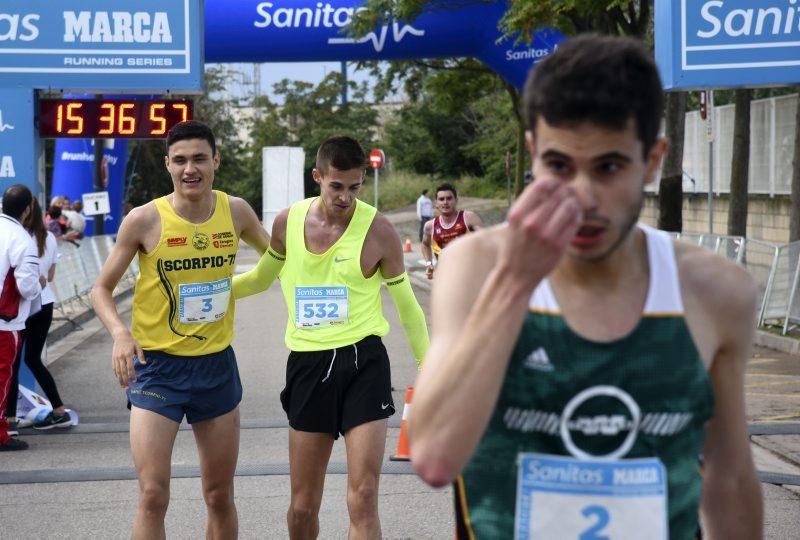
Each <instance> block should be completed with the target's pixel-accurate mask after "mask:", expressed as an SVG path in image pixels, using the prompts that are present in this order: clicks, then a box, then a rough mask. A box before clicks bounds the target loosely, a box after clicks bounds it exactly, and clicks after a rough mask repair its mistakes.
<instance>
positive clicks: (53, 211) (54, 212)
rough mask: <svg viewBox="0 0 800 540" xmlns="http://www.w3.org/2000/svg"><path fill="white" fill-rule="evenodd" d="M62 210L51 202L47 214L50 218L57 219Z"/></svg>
mask: <svg viewBox="0 0 800 540" xmlns="http://www.w3.org/2000/svg"><path fill="white" fill-rule="evenodd" d="M61 214H63V212H62V211H61V207H60V206H58V205H57V204H51V205H50V208H48V209H47V215H48V216H50V219H58V218H60V217H61Z"/></svg>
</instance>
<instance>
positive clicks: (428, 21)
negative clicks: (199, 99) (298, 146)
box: [205, 0, 564, 88]
mask: <svg viewBox="0 0 800 540" xmlns="http://www.w3.org/2000/svg"><path fill="white" fill-rule="evenodd" d="M452 3H453V5H454V8H453V9H452V10H449V9H444V8H443V9H440V10H438V11H435V12H430V13H424V14H422V15H421V16H420V17H418V18H417V19H416V20H414V21H413V22H394V21H393V22H390V23H388V24H385V25H383V26H380V27H378V28H376V29H374V30H373V31H372V32H369V33H368V34H367V35H365V36H364V37H362V38H359V39H353V38H351V37H349V36H348V35H347V26H348V25H349V23H350V21H351V19H352V17H353V14H354V12H355V11H356V10H358V9H363V8H361V7H360V6H362V4H363V2H361V1H358V0H356V1H354V0H268V1H267V0H265V1H260V2H259V1H253V0H249V1H245V0H205V32H206V34H205V59H206V62H248V63H261V62H312V61H346V60H402V59H412V58H437V57H465V56H471V57H475V58H478V59H479V60H481V61H482V62H483V63H484V64H486V65H487V66H488V67H489V68H491V69H492V70H493V71H494V72H495V73H497V74H498V75H500V76H501V77H503V78H504V79H505V80H506V81H508V82H509V83H511V84H512V85H514V86H515V87H517V88H522V86H523V85H524V83H525V77H526V76H527V73H528V70H529V69H530V67H531V66H532V65H533V64H534V63H535V62H536V61H537V60H539V59H541V58H543V57H545V56H547V55H548V54H550V53H551V52H552V51H553V50H554V49H555V47H556V46H557V44H558V43H559V42H560V41H561V40H563V39H564V36H563V35H562V34H561V33H559V32H557V31H554V30H549V31H543V32H538V33H537V34H536V35H535V36H534V39H533V41H532V42H531V43H530V45H528V44H524V43H523V44H519V45H516V46H515V45H514V40H513V39H502V33H501V32H500V31H499V29H498V24H499V21H500V18H501V17H502V16H503V14H504V13H505V11H506V10H507V8H508V4H507V2H506V1H497V2H491V3H484V2H475V3H473V4H471V5H465V4H464V3H463V2H452Z"/></svg>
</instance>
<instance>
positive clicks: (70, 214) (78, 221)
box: [61, 199, 86, 239]
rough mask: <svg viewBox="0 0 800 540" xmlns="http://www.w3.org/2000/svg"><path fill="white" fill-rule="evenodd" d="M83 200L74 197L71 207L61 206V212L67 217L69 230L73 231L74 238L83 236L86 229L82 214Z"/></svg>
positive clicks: (84, 218)
mask: <svg viewBox="0 0 800 540" xmlns="http://www.w3.org/2000/svg"><path fill="white" fill-rule="evenodd" d="M82 212H83V201H82V200H80V199H76V200H74V201H73V202H72V207H71V208H62V209H61V214H62V215H63V216H64V217H65V218H66V219H67V227H68V229H69V230H72V231H75V234H76V238H78V239H79V238H83V232H84V231H85V230H86V217H85V216H84V215H83V213H82Z"/></svg>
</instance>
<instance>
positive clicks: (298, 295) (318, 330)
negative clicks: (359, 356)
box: [279, 198, 389, 351]
mask: <svg viewBox="0 0 800 540" xmlns="http://www.w3.org/2000/svg"><path fill="white" fill-rule="evenodd" d="M314 200H315V198H311V199H306V200H304V201H300V202H298V203H295V204H293V205H292V206H291V208H290V209H289V217H288V220H287V222H286V263H285V264H284V266H283V269H282V270H281V273H280V274H279V277H280V280H281V289H282V290H283V296H284V298H285V299H286V307H287V308H288V311H289V320H288V322H287V324H286V346H287V347H288V348H289V349H290V350H292V351H323V350H326V349H335V348H338V347H344V346H346V345H352V344H353V343H356V342H358V341H360V340H361V339H363V338H365V337H367V336H370V335H376V336H385V335H386V334H388V333H389V323H388V322H387V321H386V319H384V317H383V311H382V309H381V273H380V270H378V271H376V272H375V274H374V275H373V276H371V277H369V278H365V277H364V274H363V273H362V272H361V248H362V246H363V245H364V239H365V238H366V237H367V231H369V227H370V225H372V220H373V219H374V218H375V214H376V212H377V210H375V208H374V207H372V206H370V205H368V204H366V203H363V202H361V201H358V200H357V201H356V208H355V211H354V213H353V217H352V219H351V220H350V224H349V225H348V226H347V229H345V231H344V233H343V234H342V236H341V237H340V238H339V239H338V240H337V241H336V243H334V244H333V245H332V246H331V247H330V248H329V249H328V250H327V251H326V252H325V253H322V254H320V255H317V254H315V253H311V252H310V251H308V250H307V249H306V243H305V221H306V214H307V213H308V209H309V208H310V207H311V203H312V202H314Z"/></svg>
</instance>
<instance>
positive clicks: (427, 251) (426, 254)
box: [422, 219, 433, 279]
mask: <svg viewBox="0 0 800 540" xmlns="http://www.w3.org/2000/svg"><path fill="white" fill-rule="evenodd" d="M432 237H433V220H432V219H429V220H428V221H426V222H425V225H424V227H423V231H422V258H424V259H425V265H426V266H425V273H426V275H427V276H428V279H431V278H433V248H431V239H432Z"/></svg>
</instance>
